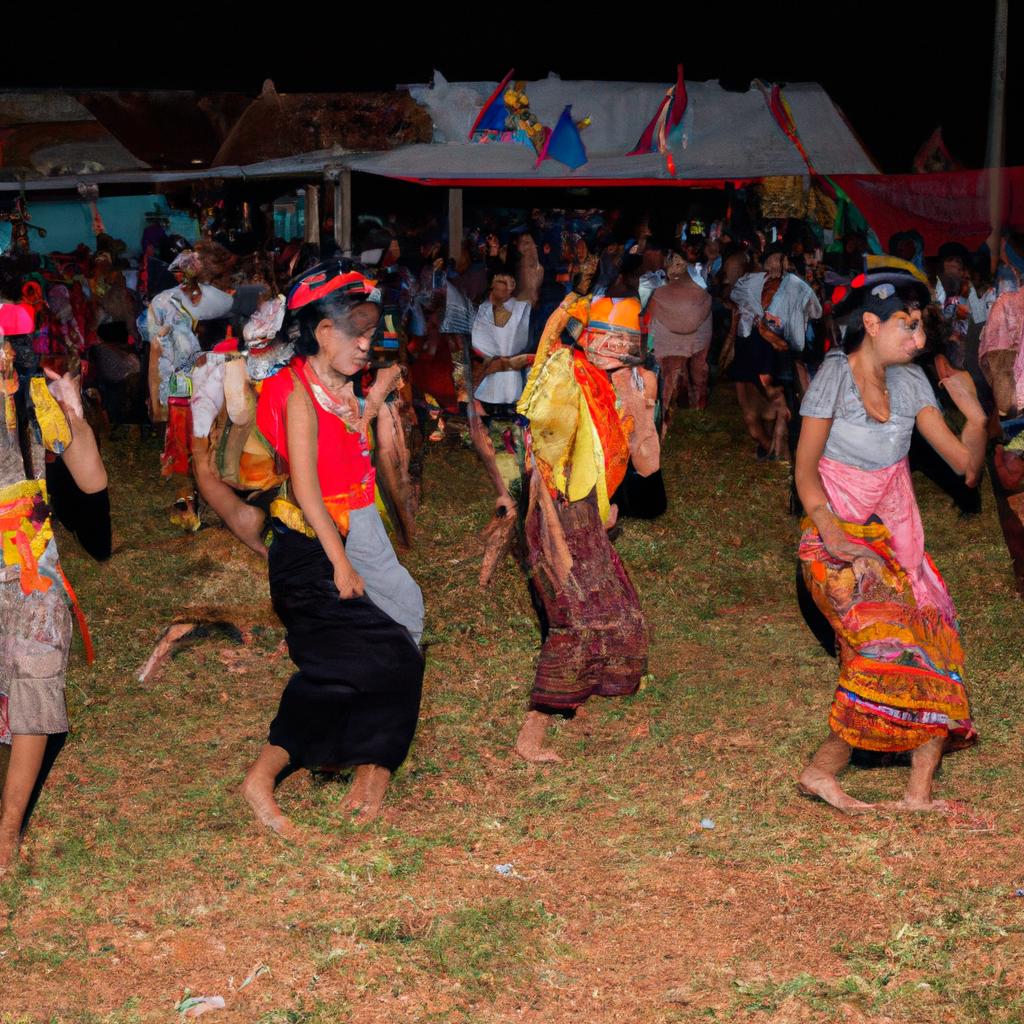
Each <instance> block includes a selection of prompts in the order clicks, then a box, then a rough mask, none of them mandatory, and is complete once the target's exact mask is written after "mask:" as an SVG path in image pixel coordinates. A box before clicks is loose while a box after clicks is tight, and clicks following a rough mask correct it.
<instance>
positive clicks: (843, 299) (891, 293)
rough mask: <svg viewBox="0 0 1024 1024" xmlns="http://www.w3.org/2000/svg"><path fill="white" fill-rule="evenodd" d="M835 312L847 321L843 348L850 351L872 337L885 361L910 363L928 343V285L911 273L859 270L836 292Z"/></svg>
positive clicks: (841, 320)
mask: <svg viewBox="0 0 1024 1024" xmlns="http://www.w3.org/2000/svg"><path fill="white" fill-rule="evenodd" d="M832 301H833V303H834V315H835V317H836V320H837V322H839V323H842V324H845V327H846V332H845V334H844V335H843V350H844V351H845V352H846V353H847V354H850V353H852V352H856V351H857V349H858V348H860V347H861V345H863V344H864V343H865V341H868V340H870V342H871V344H872V345H873V346H874V347H875V348H876V349H877V350H878V353H879V356H880V357H881V362H882V363H883V364H884V365H892V364H896V363H909V362H912V361H913V360H914V358H915V357H916V356H917V355H918V354H919V353H920V352H921V351H922V350H923V349H924V347H925V341H926V338H925V330H924V310H925V309H926V308H927V306H928V304H929V303H930V302H931V295H930V294H929V293H928V289H927V288H926V287H925V286H924V285H923V284H922V283H921V282H920V281H918V280H917V278H915V277H912V276H911V275H910V274H900V273H893V272H891V271H889V272H882V273H875V274H859V275H858V276H857V277H855V278H854V279H853V281H851V282H850V286H849V288H846V287H845V286H841V287H840V288H837V289H836V291H835V292H834V293H833V297H832Z"/></svg>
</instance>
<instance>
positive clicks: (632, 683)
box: [526, 492, 648, 711]
mask: <svg viewBox="0 0 1024 1024" xmlns="http://www.w3.org/2000/svg"><path fill="white" fill-rule="evenodd" d="M556 508H557V511H556V514H557V516H558V518H559V523H560V525H561V529H562V533H563V534H564V537H565V543H566V546H567V548H568V551H569V553H570V554H571V556H572V568H571V569H570V570H569V573H568V577H567V578H566V579H565V581H564V582H563V583H559V582H558V581H557V573H555V572H554V571H553V570H552V568H551V566H550V565H549V564H548V560H549V556H548V554H547V553H546V545H545V539H544V536H543V531H544V527H543V523H542V517H541V513H540V511H539V509H534V510H533V511H532V512H531V514H530V515H529V516H528V517H527V520H526V548H527V561H528V565H529V569H530V578H531V582H532V584H533V591H534V595H535V599H536V601H535V603H536V604H537V605H538V611H539V612H540V616H541V629H542V632H543V634H544V645H543V647H542V648H541V652H540V658H539V659H538V661H537V674H536V677H535V679H534V684H533V692H532V693H531V694H530V706H531V707H532V708H539V709H544V710H559V711H562V710H572V709H574V708H577V707H579V706H580V705H581V704H583V703H584V702H585V701H586V700H587V699H588V698H589V697H591V696H593V695H594V694H598V695H600V696H602V697H617V696H623V695H625V694H630V693H635V692H636V690H637V688H638V687H639V685H640V678H641V677H642V676H643V674H644V673H645V672H646V671H647V649H648V637H647V626H646V624H645V622H644V616H643V612H642V611H641V610H640V599H639V598H638V597H637V593H636V590H634V589H633V584H632V583H631V582H630V579H629V576H628V575H627V573H626V569H625V567H624V566H623V564H622V561H621V559H620V558H619V556H618V554H617V553H616V551H615V548H613V547H612V544H611V541H609V540H608V533H607V531H606V530H605V528H604V524H603V523H602V522H601V516H600V514H599V513H598V510H597V498H596V496H595V495H594V493H593V492H591V494H590V495H589V496H588V497H586V498H584V499H583V500H582V501H573V502H569V503H568V504H561V503H560V504H558V505H557V506H556Z"/></svg>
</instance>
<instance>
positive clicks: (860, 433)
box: [800, 349, 939, 470]
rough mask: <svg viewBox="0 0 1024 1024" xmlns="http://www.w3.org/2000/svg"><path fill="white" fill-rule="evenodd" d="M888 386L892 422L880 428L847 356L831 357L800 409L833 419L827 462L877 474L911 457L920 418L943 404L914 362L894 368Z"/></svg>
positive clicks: (888, 374) (888, 372)
mask: <svg viewBox="0 0 1024 1024" xmlns="http://www.w3.org/2000/svg"><path fill="white" fill-rule="evenodd" d="M885 385H886V387H887V388H888V389H889V419H888V420H887V421H886V422H885V423H879V422H878V420H874V419H872V418H871V417H870V416H869V415H868V414H867V411H866V410H865V409H864V402H863V401H862V399H861V397H860V391H858V390H857V385H856V383H855V381H854V379H853V373H852V372H851V371H850V363H849V361H848V360H847V358H846V353H845V352H842V351H840V350H839V349H834V350H833V351H831V352H829V354H828V355H827V356H826V357H825V361H824V362H823V363H822V364H821V369H820V370H818V372H817V373H816V374H815V376H814V380H813V381H811V386H810V388H808V390H807V394H806V395H804V400H803V402H802V403H801V405H800V415H801V416H814V417H816V418H818V419H823V420H828V419H830V420H832V429H831V431H830V432H829V435H828V441H827V442H826V444H825V453H824V454H825V458H827V459H834V460H835V461H836V462H843V463H845V464H846V465H848V466H856V467H857V468H858V469H868V470H871V469H885V468H886V467H887V466H892V465H895V463H897V462H899V461H900V459H903V458H905V457H906V454H907V452H908V451H910V437H911V435H912V434H913V432H914V420H915V419H916V418H917V414H918V413H919V412H920V411H921V410H922V409H923V408H925V407H926V406H929V405H930V406H932V407H933V408H935V409H938V408H939V404H938V402H937V401H936V400H935V392H934V391H932V386H931V384H929V383H928V378H927V377H926V376H925V374H924V370H922V369H921V367H920V366H915V365H914V364H913V363H906V364H902V365H899V366H890V367H888V369H886V371H885Z"/></svg>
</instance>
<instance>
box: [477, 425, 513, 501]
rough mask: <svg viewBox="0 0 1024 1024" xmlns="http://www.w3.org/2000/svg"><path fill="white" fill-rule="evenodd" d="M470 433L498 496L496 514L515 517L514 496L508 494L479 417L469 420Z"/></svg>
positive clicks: (489, 439)
mask: <svg viewBox="0 0 1024 1024" xmlns="http://www.w3.org/2000/svg"><path fill="white" fill-rule="evenodd" d="M469 433H470V437H472V439H473V447H474V448H475V449H476V453H477V455H479V456H480V461H481V462H482V463H483V464H484V471H485V472H486V473H487V479H488V480H490V481H491V484H492V485H493V487H494V492H495V494H496V495H497V499H496V500H495V502H494V511H495V513H496V514H497V515H501V516H504V515H509V514H511V515H515V511H516V503H515V501H514V500H513V499H512V495H511V494H509V493H508V487H506V486H505V479H504V477H502V475H501V470H500V469H498V460H497V458H496V456H495V454H494V445H493V444H492V443H491V438H490V435H489V434H488V433H487V428H486V427H485V426H484V424H483V421H482V420H481V419H480V417H479V416H471V417H470V418H469Z"/></svg>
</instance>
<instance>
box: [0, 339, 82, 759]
mask: <svg viewBox="0 0 1024 1024" xmlns="http://www.w3.org/2000/svg"><path fill="white" fill-rule="evenodd" d="M0 347H2V349H3V351H2V352H0V370H2V372H0V743H10V742H11V737H12V734H26V735H33V736H43V735H56V734H60V733H66V732H67V731H68V716H67V707H66V705H65V702H64V672H65V669H66V667H67V660H68V652H69V650H70V645H71V620H72V615H73V614H74V615H75V616H76V617H77V619H78V622H79V625H80V627H81V631H82V638H83V641H84V642H85V650H86V656H87V658H88V660H89V661H90V662H91V661H92V644H91V642H90V639H89V633H88V629H87V628H86V626H85V619H84V617H83V616H82V614H81V610H80V608H79V607H78V603H77V600H76V598H75V594H74V591H73V590H72V589H71V585H70V584H69V583H68V581H67V578H66V577H65V575H64V571H63V569H62V568H61V564H60V559H59V557H58V554H57V544H56V541H55V540H54V536H53V527H52V525H51V518H50V508H49V505H48V504H47V491H46V479H45V452H46V451H49V452H52V453H54V454H58V455H59V454H60V453H61V452H62V451H63V450H64V448H65V447H66V446H67V445H68V444H70V442H71V431H70V428H69V426H68V422H67V420H66V418H65V417H64V414H63V412H62V411H61V409H60V407H59V406H58V405H57V402H56V400H55V399H54V398H53V396H52V395H51V394H50V392H49V390H48V388H47V385H46V379H45V378H44V377H42V376H38V375H37V376H32V377H31V378H30V379H29V381H28V382H27V383H28V386H27V387H24V388H22V389H20V391H19V386H18V384H19V381H18V374H17V371H16V369H15V367H14V353H13V350H12V348H11V346H10V345H9V344H5V343H3V342H0Z"/></svg>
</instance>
